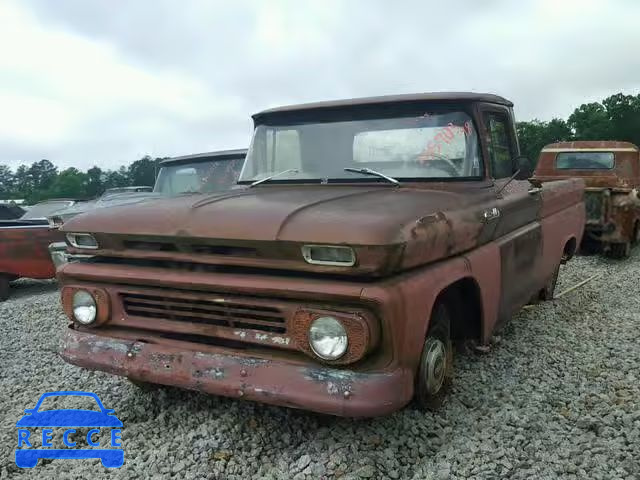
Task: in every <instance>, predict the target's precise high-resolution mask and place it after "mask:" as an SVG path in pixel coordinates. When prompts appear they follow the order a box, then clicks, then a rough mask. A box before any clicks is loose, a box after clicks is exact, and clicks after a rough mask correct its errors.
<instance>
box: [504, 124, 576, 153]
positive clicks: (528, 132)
mask: <svg viewBox="0 0 640 480" xmlns="http://www.w3.org/2000/svg"><path fill="white" fill-rule="evenodd" d="M516 128H517V131H518V140H519V142H520V151H521V153H522V154H523V155H525V156H527V157H528V158H529V159H530V160H531V161H532V162H534V163H537V161H538V156H539V155H540V150H542V148H543V147H544V146H545V145H548V144H550V143H555V142H563V141H570V140H572V139H573V134H572V132H571V129H570V128H569V125H568V124H567V122H565V121H564V120H562V119H559V118H554V119H553V120H551V121H550V122H541V121H540V120H537V119H534V120H532V121H530V122H518V123H517V125H516Z"/></svg>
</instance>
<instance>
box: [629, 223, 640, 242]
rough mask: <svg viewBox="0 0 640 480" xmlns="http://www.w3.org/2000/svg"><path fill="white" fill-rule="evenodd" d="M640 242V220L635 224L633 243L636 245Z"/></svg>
mask: <svg viewBox="0 0 640 480" xmlns="http://www.w3.org/2000/svg"><path fill="white" fill-rule="evenodd" d="M639 243H640V222H636V224H635V225H634V226H633V237H632V239H631V245H632V246H636V245H638V244H639Z"/></svg>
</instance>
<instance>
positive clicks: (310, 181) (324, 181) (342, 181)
mask: <svg viewBox="0 0 640 480" xmlns="http://www.w3.org/2000/svg"><path fill="white" fill-rule="evenodd" d="M393 178H395V179H396V180H398V181H399V182H400V183H402V184H404V183H456V182H479V181H482V180H486V179H485V177H484V176H475V177H393ZM251 183H253V182H252V181H251V180H242V181H238V184H239V185H250V184H251ZM350 183H379V184H380V185H387V186H389V187H397V185H395V184H393V183H390V182H388V181H386V180H385V179H383V178H377V177H374V176H367V177H364V176H363V177H354V178H305V179H300V178H297V179H293V178H287V179H278V180H276V179H273V180H269V181H268V182H266V183H265V185H267V186H268V185H296V184H298V185H303V184H307V185H348V184H350ZM261 185H262V184H260V185H256V187H259V186H261ZM400 186H402V185H400ZM254 188H255V187H254Z"/></svg>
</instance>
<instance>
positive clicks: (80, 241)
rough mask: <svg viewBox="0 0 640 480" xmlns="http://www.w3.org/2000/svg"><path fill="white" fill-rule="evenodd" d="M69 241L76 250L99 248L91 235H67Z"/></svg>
mask: <svg viewBox="0 0 640 480" xmlns="http://www.w3.org/2000/svg"><path fill="white" fill-rule="evenodd" d="M67 241H68V242H69V245H71V246H72V247H76V248H91V249H94V250H95V249H96V248H98V241H97V240H96V239H95V237H94V236H93V235H91V234H90V233H67Z"/></svg>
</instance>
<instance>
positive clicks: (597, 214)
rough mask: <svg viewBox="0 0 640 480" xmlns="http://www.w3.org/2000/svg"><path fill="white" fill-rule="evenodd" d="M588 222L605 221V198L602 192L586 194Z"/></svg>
mask: <svg viewBox="0 0 640 480" xmlns="http://www.w3.org/2000/svg"><path fill="white" fill-rule="evenodd" d="M584 203H585V208H586V210H587V220H595V221H598V222H600V221H603V220H604V215H603V213H604V208H605V197H604V195H603V194H602V192H586V193H585V197H584Z"/></svg>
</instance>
